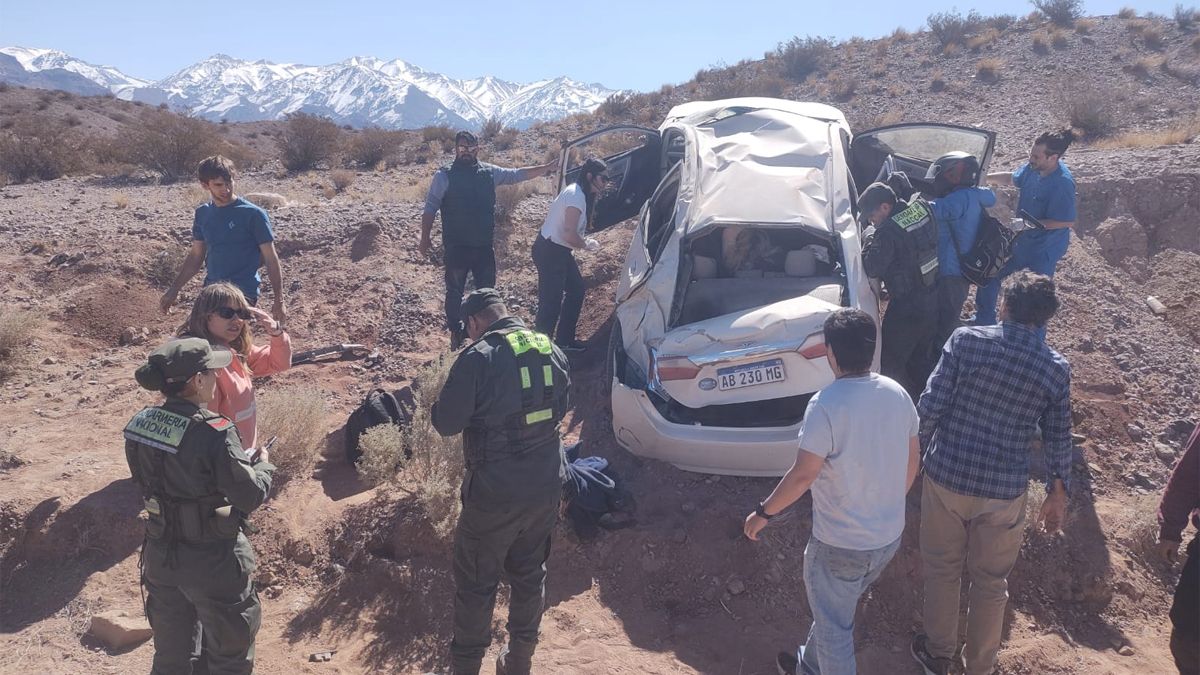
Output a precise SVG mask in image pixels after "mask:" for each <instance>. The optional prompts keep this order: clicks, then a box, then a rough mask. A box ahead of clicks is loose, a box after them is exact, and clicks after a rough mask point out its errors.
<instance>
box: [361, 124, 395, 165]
mask: <svg viewBox="0 0 1200 675" xmlns="http://www.w3.org/2000/svg"><path fill="white" fill-rule="evenodd" d="M403 142H404V132H403V131H388V130H387V129H380V128H378V127H370V128H367V129H363V130H362V131H360V132H359V133H358V135H357V136H355V137H354V140H353V141H351V143H350V147H349V153H350V161H352V162H354V164H356V165H357V166H360V167H362V168H364V169H373V168H375V167H376V166H378V165H379V163H380V162H383V161H385V160H386V159H387V158H388V157H390V156H392V155H393V154H394V153H395V152H396V150H398V149H399V148H400V145H401V144H402V143H403Z"/></svg>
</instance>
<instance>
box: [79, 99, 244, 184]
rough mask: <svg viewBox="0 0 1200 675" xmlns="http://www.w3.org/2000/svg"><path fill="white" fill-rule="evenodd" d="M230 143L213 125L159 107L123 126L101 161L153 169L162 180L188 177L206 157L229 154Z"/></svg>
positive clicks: (144, 112) (169, 180)
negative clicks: (126, 163)
mask: <svg viewBox="0 0 1200 675" xmlns="http://www.w3.org/2000/svg"><path fill="white" fill-rule="evenodd" d="M232 147H233V146H232V144H230V143H229V142H228V141H226V140H224V139H222V138H221V137H220V136H219V135H218V134H217V130H216V126H215V125H213V124H212V123H210V122H206V121H204V120H201V119H196V118H194V117H187V116H185V115H179V114H176V113H173V112H170V111H169V110H161V109H158V108H151V109H147V110H145V111H143V112H142V114H141V116H140V117H139V118H138V121H137V123H136V124H130V125H128V126H126V127H125V129H123V130H122V131H121V133H120V134H118V136H117V141H116V142H115V143H112V144H111V145H109V146H108V150H109V151H108V152H107V153H101V154H102V155H110V156H100V157H98V159H100V160H101V161H116V162H120V161H125V162H128V163H130V164H134V165H137V166H140V167H142V168H145V169H149V170H150V171H154V172H156V173H158V174H159V175H160V176H162V180H163V181H164V182H168V183H169V182H172V181H176V180H179V179H181V178H190V177H191V176H193V175H194V174H195V172H196V166H197V165H199V164H200V160H202V159H204V158H205V157H211V156H212V155H216V154H224V155H227V156H230V159H233V160H234V161H235V163H236V162H237V159H236V157H233V156H231V155H234V154H235V153H232V152H228V150H229V149H230V148H232Z"/></svg>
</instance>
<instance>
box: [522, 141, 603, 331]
mask: <svg viewBox="0 0 1200 675" xmlns="http://www.w3.org/2000/svg"><path fill="white" fill-rule="evenodd" d="M607 169H608V165H607V164H605V163H604V161H603V160H600V159H596V158H595V157H592V158H589V159H588V160H587V161H585V162H584V163H583V166H581V167H579V169H578V172H577V173H576V174H575V180H574V182H572V183H571V184H570V185H568V186H567V187H565V188H563V191H562V192H560V193H559V194H558V197H555V198H554V201H553V202H551V204H550V211H549V212H548V213H547V214H546V220H545V222H543V223H542V230H541V232H540V233H539V234H538V237H537V239H536V240H535V241H534V242H533V264H534V265H535V266H536V267H537V271H538V309H537V317H536V319H535V320H534V323H535V324H536V326H537V330H538V332H539V333H544V334H545V335H548V336H549V337H551V338H552V339H553V340H554V342H555V343H556V344H558V346H559V347H560V348H562V349H563V350H564V351H568V352H581V351H583V350H584V345H583V343H582V342H580V341H579V340H577V339H576V338H575V324H577V323H579V312H580V311H581V310H582V309H583V295H584V287H583V275H582V274H580V273H579V263H577V262H575V255H574V253H573V252H574V251H576V250H579V249H586V250H588V251H595V250H596V249H598V248H600V244H599V242H597V241H596V240H595V239H592V238H591V237H584V233H585V232H587V226H588V223H589V222H591V217H592V214H593V211H594V210H595V206H596V199H597V198H598V197H599V196H600V195H601V194H603V193H604V188H605V187H606V186H607V185H608V177H607V176H605V175H604V172H605V171H606V170H607Z"/></svg>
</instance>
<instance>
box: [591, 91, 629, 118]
mask: <svg viewBox="0 0 1200 675" xmlns="http://www.w3.org/2000/svg"><path fill="white" fill-rule="evenodd" d="M631 112H633V101H632V97H631V96H630V95H629V94H624V93H621V92H617V93H615V94H612V95H611V96H609V97H608V98H606V99H604V101H603V102H602V103H601V104H600V105H599V107H597V108H596V115H597V116H599V117H600V118H602V119H606V120H612V121H616V120H620V119H624V118H626V117H628V116H629V114H630V113H631Z"/></svg>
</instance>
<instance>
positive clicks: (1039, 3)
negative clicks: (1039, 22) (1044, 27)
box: [1029, 0, 1083, 28]
mask: <svg viewBox="0 0 1200 675" xmlns="http://www.w3.org/2000/svg"><path fill="white" fill-rule="evenodd" d="M1029 2H1030V4H1032V5H1033V6H1034V7H1035V8H1036V9H1037V11H1038V12H1040V13H1041V14H1042V16H1044V17H1046V18H1047V19H1049V20H1050V21H1052V22H1054V23H1055V24H1057V25H1059V26H1064V27H1067V28H1070V27H1071V26H1074V25H1075V20H1076V19H1079V18H1081V17H1083V0H1029Z"/></svg>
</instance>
